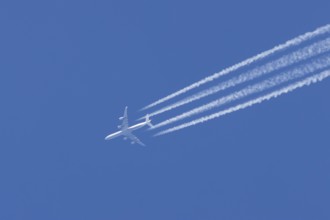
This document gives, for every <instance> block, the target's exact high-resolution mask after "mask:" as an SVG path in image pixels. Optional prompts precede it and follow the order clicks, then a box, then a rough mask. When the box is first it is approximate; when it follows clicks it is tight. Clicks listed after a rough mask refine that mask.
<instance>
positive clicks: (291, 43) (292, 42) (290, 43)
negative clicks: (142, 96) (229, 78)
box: [142, 25, 330, 110]
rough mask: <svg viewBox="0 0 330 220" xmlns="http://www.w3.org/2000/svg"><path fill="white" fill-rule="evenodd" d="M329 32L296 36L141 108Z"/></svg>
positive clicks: (319, 30)
mask: <svg viewBox="0 0 330 220" xmlns="http://www.w3.org/2000/svg"><path fill="white" fill-rule="evenodd" d="M329 32H330V25H325V26H323V27H320V28H317V29H316V30H315V31H313V32H307V33H305V34H303V35H300V36H298V37H296V38H293V39H291V40H289V41H287V42H285V43H283V44H280V45H277V46H275V47H274V48H272V49H270V50H267V51H264V52H262V53H259V54H258V55H256V56H253V57H251V58H248V59H246V60H244V61H242V62H240V63H237V64H235V65H233V66H231V67H228V68H226V69H224V70H222V71H220V72H218V73H215V74H213V75H211V76H208V77H206V78H204V79H202V80H200V81H198V82H195V83H193V84H191V85H189V86H187V87H185V88H183V89H181V90H179V91H177V92H174V93H172V94H170V95H168V96H166V97H164V98H162V99H159V100H158V101H155V102H153V103H151V104H150V105H147V106H146V107H144V108H142V110H145V109H148V108H151V107H153V106H156V105H158V104H160V103H163V102H165V101H167V100H169V99H172V98H174V97H176V96H178V95H181V94H183V93H186V92H188V91H189V90H192V89H194V88H197V87H199V86H201V85H203V84H205V83H208V82H211V81H213V80H215V79H217V78H219V77H221V76H223V75H226V74H228V73H230V72H233V71H235V70H237V69H239V68H242V67H244V66H247V65H249V64H251V63H254V62H257V61H259V60H262V59H264V58H266V57H268V56H270V55H272V54H274V53H276V52H280V51H282V50H285V49H287V48H289V47H292V46H295V45H299V44H301V43H303V42H305V41H307V40H310V39H312V38H314V37H317V36H320V35H322V34H325V33H329Z"/></svg>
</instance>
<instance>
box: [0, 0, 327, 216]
mask: <svg viewBox="0 0 330 220" xmlns="http://www.w3.org/2000/svg"><path fill="white" fill-rule="evenodd" d="M329 8H330V2H329V1H321V0H315V1H284V0H279V1H272V2H269V1H267V2H266V1H256V0H251V1H174V0H169V1H146V0H144V1H114V0H110V1H84V0H83V1H74V0H66V1H41V0H40V1H36V0H32V1H19V0H18V1H13V0H12V1H7V0H4V1H1V3H0V27H1V34H0V40H1V41H0V42H1V43H0V60H1V65H0V79H1V80H0V92H1V93H0V94H1V95H0V96H1V103H2V105H1V111H0V112H1V122H0V137H1V138H0V175H1V180H0V219H8V220H10V219H15V220H16V219H24V220H26V219H33V220H36V219H49V220H51V219H61V220H66V219H68V220H73V219H80V220H81V219H97V220H98V219H100V220H102V219H114V220H115V219H116V220H122V219H123V220H124V219H143V220H144V219H146V220H147V219H166V220H168V219H180V220H183V219H193V220H195V219H196V220H199V219H203V220H208V219H210V220H211V219H233V220H236V219H253V220H258V219H260V220H261V219H274V220H275V219H302V220H303V219H320V220H321V219H329V218H330V211H329V205H330V188H329V185H330V175H329V166H330V160H329V153H330V149H329V143H330V142H329V130H330V116H329V112H330V103H329V98H328V94H329V92H330V80H329V79H326V80H324V81H323V82H321V83H318V84H315V85H312V86H310V87H305V88H302V89H299V90H297V91H295V92H293V93H290V94H288V95H284V96H282V97H280V98H277V99H274V100H272V101H269V102H265V103H263V104H260V105H257V106H254V107H252V108H248V109H246V110H242V111H239V112H236V113H234V114H230V115H228V116H226V117H222V118H219V119H217V120H213V121H210V122H208V123H205V124H202V125H199V126H196V127H192V128H189V129H185V130H182V131H180V132H177V133H173V134H169V135H165V136H161V137H157V138H154V137H152V133H151V132H148V131H146V130H145V131H138V132H136V134H137V135H138V136H139V137H140V138H141V140H143V141H144V142H145V143H146V144H147V147H146V148H141V147H139V146H137V145H130V144H129V143H127V142H124V141H122V140H121V139H118V140H113V141H111V142H110V141H109V142H105V141H104V137H105V136H106V135H107V134H108V133H110V132H112V131H114V130H115V129H116V126H117V125H118V117H119V116H121V115H122V113H123V110H124V107H125V106H126V105H128V106H129V118H130V121H131V122H135V119H136V118H138V117H141V116H142V113H140V112H138V109H140V108H141V107H143V106H145V105H147V104H150V103H151V102H152V101H155V100H156V99H158V98H161V97H163V96H164V95H167V94H169V93H170V92H173V91H175V90H177V89H180V88H182V87H184V86H186V85H188V84H190V83H192V82H195V81H196V80H199V79H201V78H203V77H205V76H208V75H210V74H212V73H214V72H218V71H220V70H221V69H223V68H225V67H228V66H231V65H233V64H235V63H237V62H240V61H242V60H244V59H246V58H248V57H251V56H253V55H255V54H257V53H260V52H262V51H264V50H267V49H270V48H272V47H273V46H275V45H277V44H279V43H283V42H284V41H286V40H288V39H291V38H293V37H296V36H298V35H300V34H303V33H305V32H307V31H312V30H314V29H315V28H317V27H320V26H322V25H325V24H327V23H329V20H330V19H329V18H330V16H329V10H328V9H329ZM154 120H155V121H157V118H155V119H154Z"/></svg>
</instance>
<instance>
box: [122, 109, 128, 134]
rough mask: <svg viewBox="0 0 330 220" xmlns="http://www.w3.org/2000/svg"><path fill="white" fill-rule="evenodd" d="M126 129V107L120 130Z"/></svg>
mask: <svg viewBox="0 0 330 220" xmlns="http://www.w3.org/2000/svg"><path fill="white" fill-rule="evenodd" d="M127 127H128V116H127V106H126V108H125V111H124V116H123V123H122V124H121V129H126V128H127Z"/></svg>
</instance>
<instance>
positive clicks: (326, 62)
mask: <svg viewBox="0 0 330 220" xmlns="http://www.w3.org/2000/svg"><path fill="white" fill-rule="evenodd" d="M329 66H330V55H327V56H323V57H321V58H318V59H315V60H314V61H311V62H309V63H307V64H304V65H300V66H298V67H296V68H294V69H292V70H289V71H286V72H284V73H282V74H279V75H276V76H274V77H271V78H269V79H266V80H264V81H262V82H259V83H256V84H254V85H251V86H247V87H245V88H243V89H241V90H239V91H236V92H233V93H231V94H229V95H227V96H225V97H222V98H219V99H217V100H215V101H212V102H210V103H207V104H204V105H202V106H200V107H197V108H194V109H192V110H190V111H187V112H185V113H182V114H180V115H178V116H175V117H173V118H170V119H167V120H165V121H163V122H160V123H158V124H156V125H154V126H153V127H152V128H151V129H156V128H159V127H162V126H165V125H168V124H171V123H173V122H177V121H179V120H182V119H184V118H187V117H191V116H193V115H196V114H199V113H202V112H205V111H208V110H211V109H213V108H216V107H219V106H222V105H224V104H227V103H230V102H232V101H235V100H238V99H241V98H244V97H247V96H248V95H251V94H255V93H257V92H261V91H264V90H266V89H270V88H273V87H275V86H279V85H280V84H282V83H285V82H288V81H290V80H293V79H297V78H300V77H303V76H306V75H307V74H311V73H313V72H315V71H320V70H321V69H324V68H327V67H329Z"/></svg>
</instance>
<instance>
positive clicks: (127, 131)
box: [105, 106, 153, 146]
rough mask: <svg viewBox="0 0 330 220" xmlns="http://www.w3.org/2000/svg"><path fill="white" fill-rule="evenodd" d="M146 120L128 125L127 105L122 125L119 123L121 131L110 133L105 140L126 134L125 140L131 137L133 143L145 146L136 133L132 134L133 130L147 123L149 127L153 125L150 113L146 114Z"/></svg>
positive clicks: (121, 118)
mask: <svg viewBox="0 0 330 220" xmlns="http://www.w3.org/2000/svg"><path fill="white" fill-rule="evenodd" d="M145 118H146V120H145V121H144V122H141V123H139V124H136V125H133V126H129V125H128V117H127V106H126V108H125V111H124V116H122V117H120V118H119V120H121V121H122V124H121V125H118V128H119V129H120V130H119V131H117V132H115V133H112V134H109V135H108V136H106V137H105V140H106V141H107V140H110V139H113V138H116V137H119V136H124V140H127V139H130V140H131V144H135V143H137V144H140V145H142V146H145V144H143V143H142V142H141V141H140V140H139V139H138V138H137V137H136V136H135V135H133V134H132V131H134V130H137V129H140V128H142V127H144V126H146V125H148V126H149V127H152V126H153V125H152V124H151V120H150V118H149V115H146V117H145Z"/></svg>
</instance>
